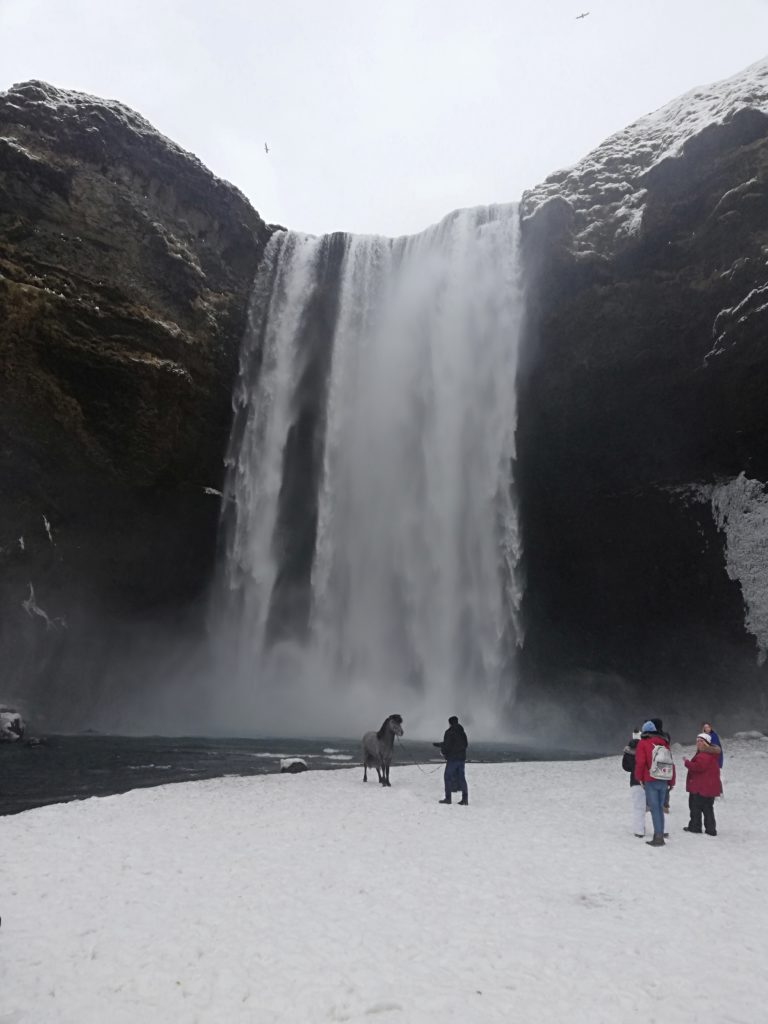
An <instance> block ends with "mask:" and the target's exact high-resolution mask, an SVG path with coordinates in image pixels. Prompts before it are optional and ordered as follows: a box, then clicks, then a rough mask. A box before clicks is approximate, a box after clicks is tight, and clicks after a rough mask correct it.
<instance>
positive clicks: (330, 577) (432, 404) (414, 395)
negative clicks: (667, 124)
mask: <svg viewBox="0 0 768 1024" xmlns="http://www.w3.org/2000/svg"><path fill="white" fill-rule="evenodd" d="M518 232H519V222H518V215H517V207H516V206H513V205H509V206H490V207H480V208H476V209H472V210H462V211H458V212H456V213H453V214H451V215H450V216H448V217H446V218H445V219H444V220H443V221H442V222H441V223H440V224H438V225H436V226H434V227H432V228H429V229H428V230H427V231H425V232H423V233H422V234H420V235H416V236H413V237H409V238H401V239H386V238H378V237H355V236H348V237H346V238H342V237H340V236H333V238H335V250H334V251H335V252H336V256H335V257H334V258H335V261H336V262H335V263H333V261H332V262H331V264H329V250H330V249H331V248H333V247H332V246H330V244H329V239H318V238H312V237H309V236H305V235H299V234H296V233H285V232H280V233H279V234H277V235H275V236H273V238H272V240H271V241H270V243H269V246H268V249H267V253H266V255H265V259H264V262H263V265H262V268H261V271H260V274H259V277H258V280H257V282H256V286H255V293H254V302H253V309H254V311H255V312H254V317H253V322H252V324H251V329H250V331H249V334H248V337H247V338H246V341H245V344H244V349H243V355H242V363H241V376H240V381H239V384H238V391H237V395H236V421H235V428H234V430H233V437H232V445H231V450H230V455H229V463H230V467H231V470H230V480H229V485H228V488H227V495H228V510H227V512H226V515H225V528H226V534H227V538H226V539H227V556H226V557H227V561H226V586H227V589H228V593H229V599H228V600H227V602H225V604H226V611H225V617H226V620H227V631H228V632H227V635H228V638H229V639H228V641H227V646H228V648H229V649H230V650H231V651H232V652H233V653H234V660H233V662H232V663H231V668H230V670H229V673H228V675H229V677H230V682H231V687H230V688H231V689H232V690H233V692H234V693H235V694H237V695H239V700H240V703H241V704H242V706H243V712H242V713H243V714H253V715H255V716H256V717H257V719H258V722H259V723H260V724H263V723H265V722H267V723H268V724H270V725H271V726H273V727H278V728H279V727H280V725H281V724H282V721H283V720H284V721H285V725H286V727H288V726H289V725H290V724H291V718H292V716H293V729H292V731H293V732H295V731H296V722H295V716H296V715H308V716H314V717H319V718H320V719H322V718H323V712H322V710H321V709H322V708H323V707H324V706H325V705H326V702H328V701H332V702H333V703H334V704H335V707H334V718H333V720H334V721H335V722H338V715H339V704H340V702H341V704H342V707H343V708H344V714H345V715H346V714H347V713H348V715H349V720H350V722H357V720H358V718H359V717H361V714H362V716H363V717H364V715H365V714H368V715H370V716H373V718H375V719H380V718H382V717H383V716H384V715H385V714H388V713H390V712H392V711H395V710H397V711H400V712H401V713H402V714H404V715H406V717H407V720H408V719H409V720H410V722H411V725H413V724H414V723H416V722H423V723H424V725H425V726H426V724H427V723H428V722H429V723H431V722H432V721H433V720H434V719H435V716H436V715H437V716H438V721H439V722H442V721H443V719H444V718H445V717H446V716H447V715H448V714H451V713H454V712H455V713H458V714H460V715H463V717H464V718H465V719H466V720H467V721H468V722H475V723H476V724H478V725H479V724H481V723H482V727H483V731H484V733H485V734H490V733H492V732H493V726H494V723H495V722H497V721H498V716H499V714H500V713H501V711H502V709H503V707H504V705H505V704H507V703H508V702H509V700H510V699H511V696H512V693H513V687H514V678H513V676H514V651H515V648H516V646H517V645H518V644H520V643H521V640H522V634H521V626H520V620H519V610H520V601H521V585H520V582H519V574H518V565H519V559H520V538H519V531H518V520H517V513H516V506H515V490H514V479H513V466H514V456H515V427H516V398H515V395H516V388H515V379H516V370H517V352H518V341H519V334H520V329H521V321H522V314H523V302H522V289H521V281H520V265H519V254H518ZM339 253H340V255H339ZM334 289H335V292H334ZM332 293H333V294H332ZM328 295H331V297H332V299H333V301H332V302H331V303H330V304H328V303H326V305H325V306H323V307H322V308H323V310H324V313H323V316H327V321H328V322H327V325H325V326H323V327H322V330H320V328H318V319H322V317H321V316H320V314H319V313H318V306H317V302H318V301H320V300H323V297H324V296H328ZM329 308H330V309H332V314H333V315H328V309H329ZM257 314H258V315H257ZM323 323H325V322H324V321H323ZM323 331H324V332H325V333H323ZM318 345H325V346H327V350H328V355H329V360H328V362H327V365H328V366H329V371H328V372H327V374H326V375H325V377H324V378H323V379H315V380H314V381H313V388H314V390H315V393H316V399H315V400H317V396H318V395H319V396H321V397H322V403H321V407H322V415H320V416H318V417H317V418H316V422H315V423H314V430H313V433H312V436H311V443H309V442H307V441H306V439H305V441H304V444H305V446H306V445H307V444H308V443H309V447H311V449H312V451H313V452H314V459H315V465H316V469H317V472H316V474H315V475H316V486H314V488H312V487H311V486H310V484H308V481H309V479H310V478H309V476H308V475H307V470H306V467H305V465H304V462H305V460H302V463H301V466H300V467H299V468H298V469H297V467H296V466H295V465H292V463H291V461H290V458H292V456H291V457H289V455H288V454H287V453H288V452H289V450H290V447H289V446H288V447H287V442H288V440H289V435H290V433H291V431H292V430H294V431H296V430H298V429H299V428H298V426H297V424H298V422H299V420H300V419H301V416H302V408H303V407H302V401H303V399H302V397H301V392H302V389H306V379H307V376H306V375H307V367H308V365H309V362H310V360H312V359H313V358H316V357H317V355H318V353H317V351H314V352H313V351H312V350H311V349H312V346H315V347H316V346H318ZM320 362H321V363H322V360H321V361H320ZM323 365H326V364H323ZM289 477H290V481H289V483H286V481H287V480H288V478H289ZM313 479H314V478H313ZM289 485H290V486H289ZM296 486H298V487H299V488H301V487H302V486H303V487H304V488H305V492H306V488H307V487H308V486H310V491H309V492H308V493H309V494H310V496H311V499H312V500H307V501H306V504H307V505H308V506H309V505H312V504H313V501H314V506H313V507H314V513H313V514H309V513H308V516H307V519H308V526H307V534H308V536H310V537H311V539H312V541H313V546H312V551H311V553H310V555H309V557H308V561H307V567H306V573H305V578H304V583H303V587H304V590H305V591H306V603H305V604H306V612H305V613H303V614H298V615H297V616H296V617H295V619H294V618H292V617H291V616H290V615H287V613H286V612H285V608H286V607H288V608H290V607H292V606H291V605H286V604H285V602H283V603H276V599H275V594H276V593H277V589H276V588H279V587H280V585H281V583H280V580H281V578H282V575H284V573H283V569H284V566H283V562H282V560H283V559H285V558H287V557H288V556H286V550H287V548H289V547H290V539H288V542H287V546H286V536H285V530H286V528H285V527H284V526H281V522H282V519H281V516H282V517H283V518H285V516H286V515H288V517H289V518H290V519H291V522H294V519H295V514H296V512H297V510H296V508H295V507H294V508H291V507H288V508H287V512H286V508H283V507H282V506H281V491H283V499H282V501H283V503H284V505H285V504H286V503H287V499H286V497H285V494H289V493H293V492H292V491H291V487H293V488H294V489H295V487H296ZM298 512H299V518H300V516H301V509H299V510H298ZM294 532H295V531H294ZM294 588H295V580H294ZM300 589H301V588H299V590H300ZM276 609H277V613H276ZM276 637H277V640H276ZM236 703H237V699H236ZM361 709H363V710H362V712H361ZM369 709H370V710H369ZM345 720H346V719H345ZM317 725H318V728H322V727H323V723H322V722H321V721H318V723H317Z"/></svg>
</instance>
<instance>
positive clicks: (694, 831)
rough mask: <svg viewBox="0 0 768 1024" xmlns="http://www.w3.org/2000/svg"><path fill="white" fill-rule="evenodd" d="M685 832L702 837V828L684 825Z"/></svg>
mask: <svg viewBox="0 0 768 1024" xmlns="http://www.w3.org/2000/svg"><path fill="white" fill-rule="evenodd" d="M683 832H693V833H694V834H695V835H698V836H700V835H701V829H700V828H691V826H690V825H683Z"/></svg>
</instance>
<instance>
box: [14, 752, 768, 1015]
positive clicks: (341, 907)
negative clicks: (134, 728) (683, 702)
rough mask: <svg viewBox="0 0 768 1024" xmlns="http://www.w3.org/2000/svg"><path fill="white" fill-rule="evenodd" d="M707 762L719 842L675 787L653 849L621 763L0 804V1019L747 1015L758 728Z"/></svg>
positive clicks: (763, 757)
mask: <svg viewBox="0 0 768 1024" xmlns="http://www.w3.org/2000/svg"><path fill="white" fill-rule="evenodd" d="M726 756H727V762H726V769H727V771H726V775H725V779H726V798H725V799H724V800H718V801H717V802H716V805H715V811H716V814H717V819H718V828H719V830H720V835H719V836H717V838H711V837H709V836H698V835H688V834H687V833H684V832H683V831H682V827H683V825H684V824H686V821H687V815H686V814H685V811H684V808H685V807H686V806H687V801H686V798H685V795H684V793H683V792H682V789H683V787H679V788H678V789H677V790H676V791H675V793H674V794H673V797H672V813H671V815H670V816H669V819H668V822H669V830H670V833H671V838H670V839H669V841H668V845H667V846H666V847H665V848H664V849H652V848H651V847H648V846H646V845H645V843H643V842H641V841H640V840H639V839H635V838H634V837H633V835H632V831H631V828H630V824H629V810H630V805H629V786H628V781H627V776H626V775H625V773H624V772H623V771H622V770H621V767H620V755H617V756H616V757H615V758H611V759H606V760H599V761H590V762H576V763H563V762H560V763H551V764H531V763H529V764H509V765H472V764H470V765H468V767H467V774H468V778H469V781H470V787H471V790H470V799H471V801H472V803H471V806H470V807H468V808H464V807H459V806H457V805H453V806H451V807H442V806H440V805H438V803H437V800H438V798H439V797H440V795H441V785H440V780H441V774H440V773H436V774H433V775H432V776H428V775H426V774H424V773H423V771H421V770H419V769H418V768H417V767H414V766H410V767H400V766H395V767H394V768H393V771H392V780H393V785H392V788H391V789H389V790H384V789H382V788H381V787H379V786H378V785H377V784H371V783H369V784H368V785H367V786H363V785H362V783H361V774H362V773H361V771H360V770H359V769H353V770H340V771H335V772H314V773H313V772H308V773H306V774H304V775H299V776H289V775H282V776H281V775H273V776H260V777H251V778H225V779H219V780H214V781H208V782H193V783H186V784H179V785H171V786H164V787H161V788H158V789H148V790H139V791H135V792H132V793H128V794H125V795H122V796H113V797H106V798H100V799H91V800H87V801H84V802H80V803H73V804H66V805H59V806H53V807H44V808H41V809H38V810H34V811H28V812H26V813H24V814H20V815H16V816H14V817H9V818H4V819H0V878H2V885H1V886H0V913H1V914H2V927H1V928H0V964H1V965H2V966H1V967H0V977H1V979H2V980H1V981H0V1024H11V1022H13V1024H16V1022H27V1021H29V1022H30V1024H31V1022H33V1021H34V1022H42V1024H56V1022H65V1024H91V1022H93V1024H97V1022H98V1024H102V1022H104V1021H107V1022H109V1024H136V1022H141V1024H155V1022H157V1024H175V1022H181V1024H186V1022H196V1021H199V1022H209V1021H211V1022H219V1021H221V1022H226V1024H230V1022H240V1021H242V1022H256V1024H260V1022H270V1024H272V1022H274V1024H280V1022H290V1024H313V1022H316V1021H382V1022H384V1021H387V1022H393V1024H396V1022H419V1024H420V1022H424V1024H445V1022H454V1021H455V1022H461V1024H473V1022H478V1024H489V1022H493V1021H504V1022H512V1021H521V1022H525V1024H537V1022H543V1024H548V1022H550V1021H551V1022H557V1024H560V1022H562V1021H567V1022H568V1024H599V1022H603V1021H605V1022H611V1024H617V1022H618V1024H621V1022H624V1021H642V1022H643V1024H651V1022H653V1021H659V1022H661V1021H664V1022H665V1024H686V1022H689V1021H690V1022H694V1021H695V1022H696V1024H700V1022H701V1021H702V1020H706V1021H707V1022H709V1024H726V1022H728V1024H756V1022H758V1021H764V1020H766V1019H767V1018H768V972H766V969H765V955H766V949H768V870H767V866H768V740H765V739H757V738H755V739H752V740H739V741H731V742H730V743H726ZM675 759H676V761H677V763H678V765H681V762H682V751H681V750H680V749H679V748H677V749H676V758H675ZM648 825H649V826H650V819H648Z"/></svg>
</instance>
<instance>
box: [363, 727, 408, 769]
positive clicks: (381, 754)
mask: <svg viewBox="0 0 768 1024" xmlns="http://www.w3.org/2000/svg"><path fill="white" fill-rule="evenodd" d="M402 735H403V716H402V715H390V716H389V717H388V718H385V719H384V721H383V722H382V723H381V728H380V729H379V731H378V732H373V731H371V732H367V733H366V734H365V736H363V782H367V781H368V769H369V768H370V767H374V768H375V769H376V774H377V775H378V776H379V782H380V783H381V784H382V786H389V785H390V784H391V783H390V781H389V766H390V765H391V764H392V747H394V745H395V736H402Z"/></svg>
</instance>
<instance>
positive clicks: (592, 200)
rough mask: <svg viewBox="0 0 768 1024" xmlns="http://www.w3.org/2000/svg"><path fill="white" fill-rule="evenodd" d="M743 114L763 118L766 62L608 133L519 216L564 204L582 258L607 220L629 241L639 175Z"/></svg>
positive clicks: (535, 194)
mask: <svg viewBox="0 0 768 1024" xmlns="http://www.w3.org/2000/svg"><path fill="white" fill-rule="evenodd" d="M744 109H750V110H759V111H762V112H764V113H768V58H764V59H763V60H760V61H758V62H757V63H755V64H752V65H750V66H749V67H748V68H746V69H744V70H743V71H740V72H739V73H738V74H736V75H734V76H733V77H732V78H726V79H723V80H722V81H720V82H715V83H714V84H712V85H707V86H701V87H699V88H696V89H692V90H691V91H690V92H687V93H685V94H684V95H682V96H679V97H678V98H677V99H675V100H672V102H671V103H667V104H666V106H663V107H661V108H660V109H659V110H656V111H654V112H653V113H652V114H648V115H646V116H645V117H642V118H640V120H639V121H635V122H634V124H631V125H629V126H628V127H626V128H624V129H622V130H621V131H620V132H617V133H616V134H615V135H611V136H610V138H608V139H606V140H605V142H603V143H602V144H601V145H600V146H598V147H597V149H595V150H593V151H592V152H591V153H590V154H588V156H586V157H585V158H584V159H583V160H581V161H579V163H577V164H574V166H573V167H570V168H566V169H564V170H562V171H558V172H556V173H555V174H551V175H550V176H549V177H548V178H547V179H546V180H545V181H544V182H542V184H541V185H537V186H536V187H535V188H533V189H531V190H529V191H528V192H526V193H525V194H524V195H523V200H522V215H523V217H524V218H528V217H531V216H532V215H533V214H534V213H536V211H537V210H539V209H540V208H541V207H542V206H543V205H544V204H545V203H547V202H549V201H550V200H552V199H554V198H556V197H559V198H563V199H566V200H568V202H569V203H570V204H571V206H572V207H573V209H574V212H575V223H574V247H575V249H576V251H577V252H579V251H580V252H582V253H584V252H589V251H590V250H594V247H595V242H596V237H597V233H598V229H599V224H601V223H602V224H603V226H604V225H605V223H606V221H611V220H612V221H613V234H614V236H615V237H621V236H626V235H631V234H633V233H634V232H636V231H637V230H638V229H639V227H640V223H641V220H642V212H643V202H644V198H645V190H644V189H643V188H642V185H641V181H640V180H639V179H641V176H642V175H643V174H645V173H646V172H647V171H649V170H650V169H651V168H652V167H655V166H656V165H658V164H660V163H661V162H662V161H663V160H666V159H669V158H675V157H678V156H680V154H681V152H682V150H683V147H684V146H685V144H686V143H687V142H688V141H689V140H690V139H692V138H693V137H694V136H696V135H698V134H699V133H700V132H701V131H703V130H704V129H705V128H707V127H708V126H709V125H713V124H727V123H728V122H729V121H730V120H731V119H732V118H733V116H734V115H735V114H736V113H737V112H738V111H739V110H744ZM603 230H604V228H603Z"/></svg>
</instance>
